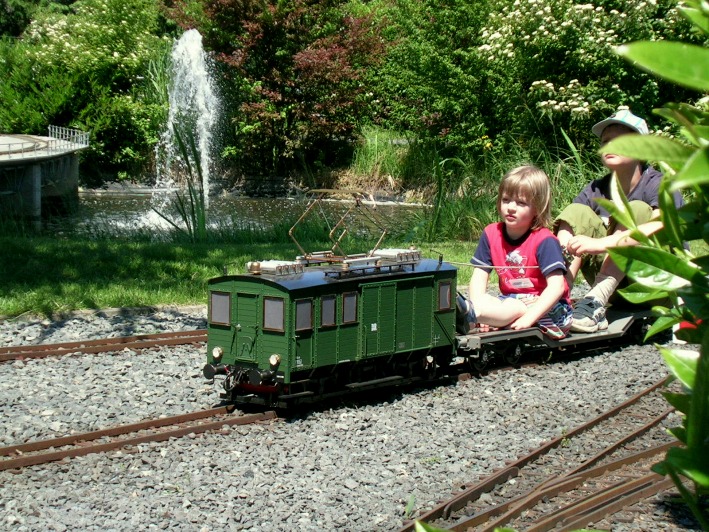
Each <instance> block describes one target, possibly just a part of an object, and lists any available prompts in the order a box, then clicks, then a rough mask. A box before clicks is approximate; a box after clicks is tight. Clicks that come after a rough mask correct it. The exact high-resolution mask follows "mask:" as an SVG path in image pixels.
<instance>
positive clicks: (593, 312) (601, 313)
mask: <svg viewBox="0 0 709 532" xmlns="http://www.w3.org/2000/svg"><path fill="white" fill-rule="evenodd" d="M607 328H608V320H607V319H606V307H605V306H604V305H603V303H601V301H600V300H599V299H597V298H595V297H593V296H586V297H584V298H583V299H581V300H579V301H577V302H576V304H575V305H574V319H573V321H572V322H571V330H572V331H573V332H585V333H592V332H596V331H603V330H605V329H607Z"/></svg>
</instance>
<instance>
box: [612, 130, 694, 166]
mask: <svg viewBox="0 0 709 532" xmlns="http://www.w3.org/2000/svg"><path fill="white" fill-rule="evenodd" d="M692 151H693V150H692V148H690V147H689V146H686V145H685V144H681V143H679V142H677V141H676V140H671V139H668V138H665V137H655V136H652V135H636V134H631V135H622V136H620V137H616V138H615V139H613V140H612V141H610V142H609V143H608V144H606V145H605V146H603V147H602V148H601V149H600V150H599V152H600V153H615V154H618V155H625V156H626V157H632V158H633V159H638V160H640V161H664V162H666V163H670V164H672V163H675V164H683V163H684V162H685V161H686V160H687V158H688V157H689V156H691V155H692Z"/></svg>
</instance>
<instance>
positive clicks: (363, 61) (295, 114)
mask: <svg viewBox="0 0 709 532" xmlns="http://www.w3.org/2000/svg"><path fill="white" fill-rule="evenodd" d="M199 7H200V6H198V5H196V3H195V2H188V1H178V2H175V3H174V5H173V6H172V7H171V10H170V13H171V15H172V16H173V17H175V19H176V20H178V22H179V23H181V24H182V25H183V27H187V26H196V27H197V28H198V29H199V30H200V32H201V33H202V34H203V36H204V39H205V43H206V46H207V47H209V48H211V49H212V50H213V51H214V52H215V53H216V58H217V59H218V60H220V61H221V62H223V63H224V64H225V65H227V66H228V67H230V69H231V70H230V73H229V76H230V79H231V86H232V91H231V98H232V99H233V102H234V104H235V108H234V109H233V110H232V112H233V113H234V116H233V124H234V135H235V138H234V144H233V146H232V148H231V150H230V153H231V154H232V155H234V156H236V157H237V159H238V160H240V161H241V162H242V165H243V166H244V167H245V168H247V169H250V170H261V171H264V170H265V171H270V172H278V171H282V170H283V169H284V168H287V167H288V166H289V165H290V166H292V165H293V163H294V161H298V160H307V161H308V162H310V163H311V164H312V163H313V162H320V163H323V164H333V163H336V162H337V158H336V157H333V155H335V154H338V153H339V152H338V150H339V148H341V147H342V146H343V145H344V146H346V145H347V144H348V142H349V141H351V140H352V139H353V137H354V135H355V133H356V131H357V127H358V125H359V123H360V122H361V121H362V120H363V118H364V117H365V116H367V115H368V114H369V112H370V107H369V101H368V96H367V88H366V86H365V84H364V83H363V74H364V72H365V70H366V69H367V68H370V67H373V66H375V65H376V64H377V63H378V62H379V60H380V58H381V56H382V54H383V52H384V47H383V41H382V40H381V39H380V37H379V30H380V28H379V27H378V26H377V25H376V24H374V23H373V20H372V18H371V17H369V16H366V15H362V16H357V15H355V14H353V13H351V12H349V11H348V9H347V4H346V3H345V2H340V1H332V0H331V1H327V2H321V1H316V0H294V1H290V2H277V1H270V2H255V1H252V0H222V1H219V2H210V3H206V4H204V5H203V6H201V7H202V9H201V10H200V9H199ZM247 161H248V163H249V164H248V165H247V164H245V163H247ZM249 167H250V168H249Z"/></svg>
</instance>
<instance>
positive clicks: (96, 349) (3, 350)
mask: <svg viewBox="0 0 709 532" xmlns="http://www.w3.org/2000/svg"><path fill="white" fill-rule="evenodd" d="M206 341H207V331H206V330H205V329H197V330H194V331H178V332H162V333H154V334H139V335H135V336H121V337H117V338H102V339H100V340H84V341H76V342H64V343H59V344H37V345H25V346H10V347H0V362H9V361H12V360H20V359H30V358H46V357H50V356H61V355H68V354H72V353H83V354H96V353H106V352H110V351H122V350H123V349H147V348H150V347H157V346H162V345H184V344H192V343H204V342H206Z"/></svg>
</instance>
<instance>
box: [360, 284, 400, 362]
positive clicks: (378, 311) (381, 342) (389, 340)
mask: <svg viewBox="0 0 709 532" xmlns="http://www.w3.org/2000/svg"><path fill="white" fill-rule="evenodd" d="M395 322H396V285H395V284H394V283H382V284H376V285H368V286H363V287H362V328H363V330H362V333H363V339H364V356H365V357H368V356H375V355H379V354H385V353H393V352H394V340H395V336H396V335H395V332H396V331H395V325H396V323H395Z"/></svg>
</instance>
